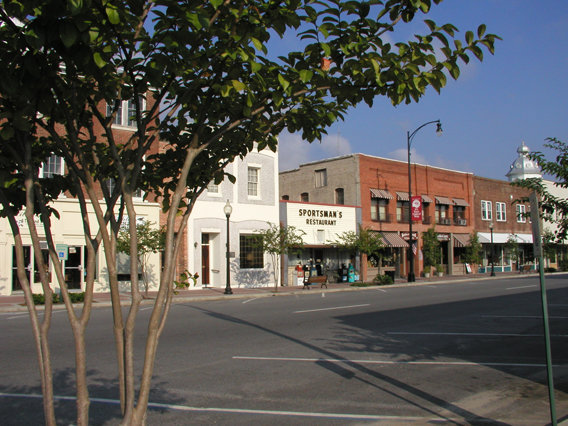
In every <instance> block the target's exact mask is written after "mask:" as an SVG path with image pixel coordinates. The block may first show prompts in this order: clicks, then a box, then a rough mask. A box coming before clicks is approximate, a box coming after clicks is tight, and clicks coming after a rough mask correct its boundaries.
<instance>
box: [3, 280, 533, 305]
mask: <svg viewBox="0 0 568 426" xmlns="http://www.w3.org/2000/svg"><path fill="white" fill-rule="evenodd" d="M531 276H532V277H534V276H535V274H534V273H530V274H519V273H518V272H501V273H497V275H496V276H495V277H490V276H489V274H468V275H450V276H443V277H432V278H422V277H417V278H416V282H415V283H410V284H409V283H408V282H406V281H405V280H404V279H397V280H396V282H395V283H394V284H390V285H388V286H385V287H391V288H392V287H399V286H409V285H424V284H451V283H454V282H462V281H472V280H495V279H500V278H511V277H518V278H525V277H531ZM377 287H378V286H369V287H355V286H351V284H350V283H329V284H327V288H326V287H323V288H322V287H321V286H320V285H319V284H312V285H311V286H310V287H309V288H303V287H302V286H286V287H278V291H274V287H253V288H242V287H232V291H233V294H232V295H228V294H224V292H225V289H224V288H219V287H203V288H196V289H192V290H183V291H179V292H178V294H176V295H175V296H174V303H181V302H191V301H203V300H222V299H231V298H233V299H234V298H240V299H242V298H250V299H254V298H259V297H272V296H285V295H291V294H311V293H313V292H337V291H359V290H366V289H373V288H374V289H376V288H377ZM155 296H156V292H150V293H149V294H148V299H146V300H144V301H143V302H142V303H143V304H150V303H153V299H154V298H155ZM120 297H121V300H123V301H124V302H125V305H126V304H127V303H128V301H129V299H130V293H121V295H120ZM109 305H110V293H96V294H95V296H94V303H93V307H102V306H109ZM53 306H54V309H65V306H64V305H63V304H56V305H53ZM38 307H40V308H41V305H38ZM26 310H27V307H26V305H25V301H24V295H23V293H22V292H18V293H17V294H14V295H11V296H0V312H18V311H26Z"/></svg>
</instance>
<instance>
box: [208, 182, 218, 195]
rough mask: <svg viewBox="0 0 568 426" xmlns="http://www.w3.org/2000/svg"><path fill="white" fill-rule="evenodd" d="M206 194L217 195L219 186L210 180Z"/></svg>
mask: <svg viewBox="0 0 568 426" xmlns="http://www.w3.org/2000/svg"><path fill="white" fill-rule="evenodd" d="M207 192H208V193H209V194H219V185H217V184H216V183H215V181H214V180H212V181H211V182H209V185H207Z"/></svg>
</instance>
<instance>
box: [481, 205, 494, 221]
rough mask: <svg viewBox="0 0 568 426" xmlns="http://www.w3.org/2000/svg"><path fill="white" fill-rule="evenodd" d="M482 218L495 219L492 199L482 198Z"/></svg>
mask: <svg viewBox="0 0 568 426" xmlns="http://www.w3.org/2000/svg"><path fill="white" fill-rule="evenodd" d="M481 220H493V204H492V203H491V201H485V200H481Z"/></svg>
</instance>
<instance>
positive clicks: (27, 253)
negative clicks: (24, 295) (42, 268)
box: [12, 246, 32, 291]
mask: <svg viewBox="0 0 568 426" xmlns="http://www.w3.org/2000/svg"><path fill="white" fill-rule="evenodd" d="M24 266H25V268H26V275H27V277H28V282H30V283H31V277H32V250H31V247H30V246H24ZM21 290H22V283H21V282H20V279H19V278H18V263H17V262H16V247H15V246H12V291H21Z"/></svg>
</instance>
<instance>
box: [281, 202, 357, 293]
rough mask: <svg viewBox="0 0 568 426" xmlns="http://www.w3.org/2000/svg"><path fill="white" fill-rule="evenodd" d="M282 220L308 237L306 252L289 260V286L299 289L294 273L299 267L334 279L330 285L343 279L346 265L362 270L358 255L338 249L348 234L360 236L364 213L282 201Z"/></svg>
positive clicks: (331, 206) (287, 268)
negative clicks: (342, 236) (341, 271)
mask: <svg viewBox="0 0 568 426" xmlns="http://www.w3.org/2000/svg"><path fill="white" fill-rule="evenodd" d="M280 220H281V221H282V223H283V224H284V225H286V226H294V227H295V228H296V229H298V230H301V231H303V232H304V233H305V235H304V236H303V239H304V249H303V250H302V251H301V252H300V253H297V254H291V255H289V256H285V259H284V270H285V271H288V273H287V274H286V275H285V278H284V279H285V282H286V283H287V284H288V285H295V284H296V283H295V282H294V279H293V271H294V270H295V268H296V267H297V265H298V264H301V265H302V266H305V267H307V268H309V269H314V268H315V269H316V271H317V273H318V274H319V275H321V274H325V275H328V276H331V277H333V278H330V281H331V280H333V279H339V277H338V270H339V269H340V268H341V267H342V265H344V266H346V267H348V266H349V264H350V263H351V264H353V266H354V267H355V269H357V270H358V269H359V265H357V262H358V261H359V259H358V258H357V257H356V256H355V253H351V252H349V251H346V250H342V249H340V248H338V247H337V241H338V240H339V239H340V236H341V234H343V233H345V232H357V224H358V223H360V221H361V209H360V208H359V207H354V206H344V205H338V204H321V203H302V202H295V201H288V200H283V201H280Z"/></svg>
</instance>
